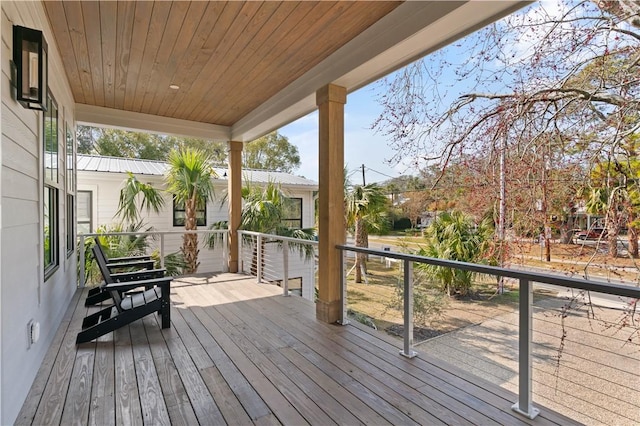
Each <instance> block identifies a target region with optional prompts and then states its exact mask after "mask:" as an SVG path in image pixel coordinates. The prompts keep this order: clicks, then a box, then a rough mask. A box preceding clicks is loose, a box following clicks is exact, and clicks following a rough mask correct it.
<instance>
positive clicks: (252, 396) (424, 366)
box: [17, 274, 572, 425]
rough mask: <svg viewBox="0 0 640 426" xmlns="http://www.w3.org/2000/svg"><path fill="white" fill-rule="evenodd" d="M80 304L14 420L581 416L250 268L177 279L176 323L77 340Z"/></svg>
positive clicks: (547, 419)
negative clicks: (333, 314) (344, 319)
mask: <svg viewBox="0 0 640 426" xmlns="http://www.w3.org/2000/svg"><path fill="white" fill-rule="evenodd" d="M84 296H85V295H84V292H83V291H79V292H78V293H77V295H76V297H75V298H74V300H73V302H72V305H71V306H70V308H69V310H68V312H67V315H66V317H65V320H64V322H63V324H62V325H61V327H60V330H59V331H58V333H57V335H56V337H55V339H54V342H53V344H52V347H51V349H50V350H49V353H48V355H47V357H46V358H45V360H44V362H43V364H42V367H41V368H40V371H39V372H38V375H37V377H36V380H35V382H34V384H33V387H32V389H31V392H30V394H29V396H28V398H27V400H26V402H25V404H24V406H23V407H22V410H21V412H20V414H19V417H18V420H17V423H18V424H37V425H41V424H64V425H68V424H92V425H109V424H134V425H136V424H147V425H162V424H174V425H197V424H201V425H203V424H225V423H226V424H233V425H236V424H287V425H303V424H317V425H329V424H348V425H351V424H372V425H379V424H403V425H404V424H422V425H435V424H460V425H464V424H479V425H488V424H507V425H518V424H540V425H547V424H562V425H567V424H571V423H572V421H571V420H570V419H568V418H566V417H564V416H562V415H559V414H557V413H554V412H552V411H550V410H547V409H545V408H544V407H539V408H541V412H542V414H541V415H540V416H539V417H538V418H536V419H535V420H533V421H530V420H527V419H524V418H522V417H520V416H518V415H516V414H515V413H513V412H512V411H511V409H510V407H511V405H512V403H513V402H514V401H515V400H516V396H515V395H514V394H512V393H510V392H508V391H506V390H504V389H502V388H499V387H496V386H495V385H492V384H489V383H488V382H486V381H484V380H482V379H479V378H474V377H472V376H469V375H468V373H464V372H462V371H461V370H459V369H457V368H455V367H454V366H452V365H448V364H446V363H443V362H442V361H438V360H431V359H425V357H423V356H418V357H417V358H414V359H412V360H408V359H405V358H403V357H401V356H400V355H399V354H398V351H399V349H400V347H401V342H400V341H395V340H393V339H391V338H390V337H387V336H385V335H382V334H381V333H378V332H376V331H373V330H369V329H367V328H365V327H364V326H360V325H359V324H356V325H348V326H344V327H341V326H337V325H328V324H324V323H321V322H318V321H316V319H315V308H314V305H313V304H312V303H310V302H308V301H306V300H304V299H301V298H299V297H295V296H294V297H287V298H285V297H282V295H281V291H280V289H279V288H277V287H273V286H269V285H260V286H259V285H257V284H255V281H254V280H253V279H246V277H245V276H242V275H234V274H219V275H217V276H213V277H208V278H206V277H200V278H185V279H180V280H176V281H174V283H173V287H172V293H171V299H172V305H173V307H172V312H171V315H172V318H171V320H172V327H171V328H170V329H167V330H162V329H161V328H160V326H159V321H158V319H157V318H155V317H154V316H149V317H147V318H146V319H144V320H143V321H138V322H136V323H134V324H132V325H130V326H128V327H124V328H122V329H120V330H118V331H116V332H114V333H111V334H109V335H107V336H104V337H103V338H101V339H99V340H98V341H97V342H93V343H87V344H83V345H78V346H76V344H75V337H76V334H77V332H78V329H79V327H80V325H81V321H82V318H83V317H84V316H85V315H86V314H87V309H86V308H85V307H84Z"/></svg>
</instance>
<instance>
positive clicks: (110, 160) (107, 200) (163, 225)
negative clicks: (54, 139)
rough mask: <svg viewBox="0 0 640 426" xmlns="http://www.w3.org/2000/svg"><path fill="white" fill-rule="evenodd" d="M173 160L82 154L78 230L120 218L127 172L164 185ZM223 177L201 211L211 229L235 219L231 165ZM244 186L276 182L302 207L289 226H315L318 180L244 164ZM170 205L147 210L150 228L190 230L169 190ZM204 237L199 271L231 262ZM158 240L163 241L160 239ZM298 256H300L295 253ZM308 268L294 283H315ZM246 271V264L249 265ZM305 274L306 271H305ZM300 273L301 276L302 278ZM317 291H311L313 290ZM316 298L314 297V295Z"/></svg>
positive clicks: (174, 243)
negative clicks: (230, 199)
mask: <svg viewBox="0 0 640 426" xmlns="http://www.w3.org/2000/svg"><path fill="white" fill-rule="evenodd" d="M167 167H168V166H167V163H165V162H163V161H152V160H139V159H132V158H115V157H102V156H91V155H80V154H78V155H77V180H78V192H77V199H78V212H77V224H78V234H83V233H84V234H86V233H92V232H96V230H97V229H98V227H100V226H102V225H105V226H109V225H112V224H114V223H117V222H118V219H117V218H115V217H114V216H115V213H116V211H117V209H118V199H119V196H120V189H121V188H122V185H123V183H124V181H125V180H126V179H127V178H128V175H127V172H131V173H133V174H134V175H135V176H136V177H137V178H138V179H139V180H140V181H142V182H145V183H150V184H152V185H153V186H154V187H155V188H159V189H163V188H164V187H165V184H164V174H165V171H166V170H167ZM214 170H215V172H216V174H217V176H218V177H217V178H214V197H213V198H212V199H211V200H209V202H208V203H207V205H206V207H205V208H204V209H203V210H202V211H201V215H202V216H201V218H200V219H199V223H198V229H207V228H208V227H209V226H211V225H212V224H214V223H216V222H220V221H226V220H228V219H229V206H228V205H227V201H228V199H227V197H226V192H227V187H228V182H227V177H226V174H227V170H228V169H227V168H226V167H223V168H214ZM242 180H243V184H244V185H259V186H262V185H266V184H268V183H269V182H274V183H276V184H278V185H280V187H281V188H282V190H283V192H284V193H285V194H286V195H287V196H288V197H289V198H290V199H291V200H292V201H293V205H294V206H297V208H295V207H294V208H292V209H290V210H289V212H290V213H291V215H290V217H287V218H285V220H286V223H287V226H290V227H295V228H312V227H314V225H315V223H314V220H315V219H314V206H315V203H314V192H315V191H317V190H318V184H317V183H316V182H314V181H312V180H309V179H305V178H302V177H299V176H294V175H292V174H289V173H282V172H273V171H267V170H250V169H244V170H243V176H242ZM164 198H165V208H164V210H163V211H161V212H160V213H159V214H156V213H153V212H152V213H150V214H147V213H146V211H143V218H144V219H143V221H144V224H145V228H148V227H153V229H154V230H155V231H180V230H183V229H184V209H182V208H181V206H180V205H177V204H176V203H174V202H173V199H172V197H171V194H169V193H165V195H164ZM181 240H182V235H181V234H176V235H167V236H166V237H165V253H173V252H177V251H179V249H180V245H181ZM203 240H204V238H200V242H201V249H200V255H199V258H198V260H199V262H200V267H199V268H198V272H213V271H222V270H224V268H225V266H226V265H225V261H226V259H224V257H223V253H222V250H221V249H217V250H211V249H207V248H206V247H204V244H203ZM156 243H157V241H156ZM293 259H296V256H292V261H293ZM290 269H293V270H304V273H303V274H302V273H298V274H294V275H292V276H291V278H292V282H294V283H300V285H302V284H309V285H311V283H312V282H313V267H310V268H295V265H291V268H290ZM245 270H246V267H245ZM301 275H302V276H301ZM298 278H299V279H298ZM312 293H313V292H312V291H310V292H309V294H312ZM309 297H310V296H309Z"/></svg>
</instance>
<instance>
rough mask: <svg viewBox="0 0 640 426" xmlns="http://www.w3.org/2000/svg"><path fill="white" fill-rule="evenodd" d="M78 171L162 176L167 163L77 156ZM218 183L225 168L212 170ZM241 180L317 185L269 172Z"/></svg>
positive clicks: (246, 171)
mask: <svg viewBox="0 0 640 426" xmlns="http://www.w3.org/2000/svg"><path fill="white" fill-rule="evenodd" d="M76 164H77V168H78V171H86V172H103V173H127V172H131V173H133V174H134V175H151V176H163V175H164V174H165V171H166V170H167V167H168V165H167V163H165V162H164V161H155V160H140V159H138V158H117V157H102V156H97V155H84V154H78V155H77V162H76ZM213 169H214V170H215V172H216V173H217V175H218V179H217V180H220V181H224V182H226V181H227V178H226V173H227V168H226V167H214V168H213ZM242 179H243V180H245V181H248V182H252V183H269V182H275V183H279V184H281V185H284V186H304V187H306V188H309V189H317V188H318V183H317V182H315V181H313V180H310V179H306V178H303V177H300V176H295V175H292V174H290V173H283V172H274V171H270V170H253V169H242Z"/></svg>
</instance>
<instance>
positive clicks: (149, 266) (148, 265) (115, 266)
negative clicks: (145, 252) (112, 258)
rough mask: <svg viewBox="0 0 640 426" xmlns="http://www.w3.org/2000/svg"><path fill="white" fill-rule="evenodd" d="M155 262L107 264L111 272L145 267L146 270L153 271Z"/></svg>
mask: <svg viewBox="0 0 640 426" xmlns="http://www.w3.org/2000/svg"><path fill="white" fill-rule="evenodd" d="M154 265H155V262H154V261H153V260H135V261H128V262H117V263H115V262H114V263H107V268H109V270H112V269H118V268H133V267H143V268H145V269H153V267H154Z"/></svg>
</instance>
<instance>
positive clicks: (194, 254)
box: [182, 198, 199, 274]
mask: <svg viewBox="0 0 640 426" xmlns="http://www.w3.org/2000/svg"><path fill="white" fill-rule="evenodd" d="M196 212H197V210H196V200H195V198H191V199H189V200H187V201H186V202H185V222H184V229H185V230H187V231H190V230H196V229H198V226H197V218H196ZM182 255H183V256H184V262H185V264H186V271H185V272H186V273H187V274H195V273H196V272H197V271H198V265H199V263H198V235H197V234H184V236H183V237H182Z"/></svg>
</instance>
